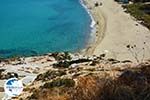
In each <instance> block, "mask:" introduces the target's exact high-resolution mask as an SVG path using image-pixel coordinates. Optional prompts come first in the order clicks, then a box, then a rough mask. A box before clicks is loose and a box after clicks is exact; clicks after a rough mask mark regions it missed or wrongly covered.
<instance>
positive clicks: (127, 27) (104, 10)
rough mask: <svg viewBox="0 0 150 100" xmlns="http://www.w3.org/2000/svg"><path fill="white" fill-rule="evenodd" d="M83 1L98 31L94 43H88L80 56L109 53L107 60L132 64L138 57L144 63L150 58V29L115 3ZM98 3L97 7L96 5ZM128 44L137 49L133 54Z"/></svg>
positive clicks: (108, 1)
mask: <svg viewBox="0 0 150 100" xmlns="http://www.w3.org/2000/svg"><path fill="white" fill-rule="evenodd" d="M83 1H84V5H85V6H86V7H87V8H88V11H89V12H90V14H91V15H92V17H93V18H94V20H95V22H96V25H95V29H96V30H95V32H91V34H92V35H95V41H94V42H93V43H89V44H88V45H87V47H86V48H85V49H83V50H82V51H81V54H83V55H85V56H91V55H97V56H99V55H101V54H106V58H113V59H117V60H131V61H136V59H137V58H138V60H139V61H141V62H142V61H143V60H144V59H145V60H146V59H149V58H150V48H149V47H148V45H150V30H149V29H148V28H146V27H145V26H143V25H141V24H140V23H139V22H138V21H137V20H135V18H133V17H132V16H131V15H130V14H128V13H126V12H125V9H123V7H122V5H121V4H118V3H117V2H115V1H114V0H107V1H106V0H101V1H98V0H83ZM96 2H97V3H98V4H99V5H98V6H95V3H96ZM100 3H101V5H100ZM97 22H98V24H97ZM145 43H146V44H145ZM127 45H131V46H132V45H136V47H135V48H134V49H133V51H132V52H131V51H130V50H129V49H128V48H127ZM143 48H144V49H143Z"/></svg>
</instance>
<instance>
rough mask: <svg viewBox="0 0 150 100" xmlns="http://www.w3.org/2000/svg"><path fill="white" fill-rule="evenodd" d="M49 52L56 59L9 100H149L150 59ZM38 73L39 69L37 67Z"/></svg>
mask: <svg viewBox="0 0 150 100" xmlns="http://www.w3.org/2000/svg"><path fill="white" fill-rule="evenodd" d="M70 55H72V54H68V53H67V54H64V53H57V54H52V55H51V56H53V57H54V58H55V60H56V61H57V63H54V64H52V65H50V66H49V68H48V67H47V68H46V70H45V71H44V72H42V73H40V74H39V75H37V77H36V78H35V80H34V81H33V82H32V83H31V84H28V85H26V86H25V88H24V92H23V93H22V94H21V95H20V96H19V97H16V98H13V100H150V61H149V60H147V61H144V62H141V63H133V62H131V61H128V60H126V61H118V60H115V59H106V58H105V55H101V56H91V57H84V56H81V55H78V56H77V55H76V59H75V58H72V56H70ZM39 72H41V71H40V70H39Z"/></svg>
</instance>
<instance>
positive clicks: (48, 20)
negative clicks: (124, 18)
mask: <svg viewBox="0 0 150 100" xmlns="http://www.w3.org/2000/svg"><path fill="white" fill-rule="evenodd" d="M81 3H82V2H81V1H80V0H0V58H7V57H15V56H33V55H42V54H46V53H50V52H77V51H79V50H82V49H83V48H85V47H86V45H87V44H88V40H89V39H90V37H91V34H90V33H91V30H92V27H91V23H92V19H91V16H90V15H89V13H88V11H87V9H86V8H85V7H84V6H83V4H81Z"/></svg>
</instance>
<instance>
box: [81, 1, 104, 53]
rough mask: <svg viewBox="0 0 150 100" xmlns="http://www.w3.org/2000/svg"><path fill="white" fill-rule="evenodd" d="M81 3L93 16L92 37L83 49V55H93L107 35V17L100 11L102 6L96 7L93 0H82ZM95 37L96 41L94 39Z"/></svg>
mask: <svg viewBox="0 0 150 100" xmlns="http://www.w3.org/2000/svg"><path fill="white" fill-rule="evenodd" d="M80 2H81V5H82V6H83V7H84V8H85V9H86V10H87V12H88V14H89V16H90V17H91V20H92V22H91V28H92V29H91V33H90V35H91V38H92V39H90V40H89V41H88V44H87V46H86V48H85V49H83V50H81V52H80V53H81V54H83V55H87V56H90V55H93V53H94V51H95V49H96V47H97V45H98V44H99V43H100V42H101V41H102V39H103V38H104V36H105V30H106V23H105V17H104V14H103V13H102V11H99V8H100V7H101V6H98V7H95V5H94V2H93V1H92V0H80ZM93 37H94V41H93Z"/></svg>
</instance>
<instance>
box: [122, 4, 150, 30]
mask: <svg viewBox="0 0 150 100" xmlns="http://www.w3.org/2000/svg"><path fill="white" fill-rule="evenodd" d="M123 7H124V8H126V12H128V13H130V14H131V15H132V16H134V17H135V18H136V19H137V20H139V21H141V23H142V24H143V25H145V26H146V27H148V28H149V29H150V5H149V4H144V3H133V4H129V5H125V6H123Z"/></svg>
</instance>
